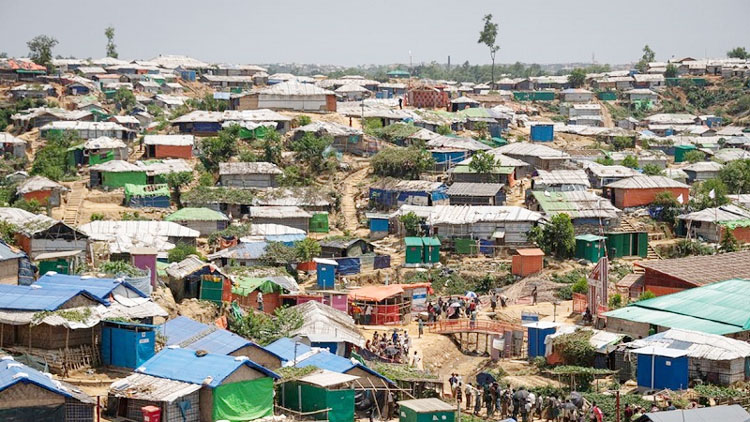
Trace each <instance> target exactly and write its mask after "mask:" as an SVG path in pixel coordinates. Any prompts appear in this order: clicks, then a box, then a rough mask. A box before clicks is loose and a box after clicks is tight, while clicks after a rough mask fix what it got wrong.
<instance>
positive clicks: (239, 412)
mask: <svg viewBox="0 0 750 422" xmlns="http://www.w3.org/2000/svg"><path fill="white" fill-rule="evenodd" d="M272 415H273V379H271V378H268V377H265V378H259V379H256V380H253V381H245V382H234V383H230V384H226V385H220V386H218V387H216V388H215V389H214V411H213V420H215V421H216V420H228V421H232V422H242V421H249V420H254V419H258V418H264V417H266V416H272Z"/></svg>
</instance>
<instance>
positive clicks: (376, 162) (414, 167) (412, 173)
mask: <svg viewBox="0 0 750 422" xmlns="http://www.w3.org/2000/svg"><path fill="white" fill-rule="evenodd" d="M370 164H372V169H373V171H374V172H375V174H377V175H379V176H390V177H398V178H407V179H419V175H420V174H422V173H423V172H425V171H427V170H428V169H430V168H431V167H433V166H434V165H435V160H434V159H433V158H432V154H430V153H429V152H428V151H426V150H424V149H421V148H418V147H416V146H411V147H409V148H385V149H382V150H380V151H379V152H378V153H377V154H375V155H374V156H373V157H372V160H371V161H370Z"/></svg>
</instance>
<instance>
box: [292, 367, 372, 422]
mask: <svg viewBox="0 0 750 422" xmlns="http://www.w3.org/2000/svg"><path fill="white" fill-rule="evenodd" d="M358 379H359V377H358V376H354V375H349V374H339V373H336V372H333V371H328V370H325V369H323V370H321V371H317V372H315V373H313V374H310V375H307V376H305V377H302V378H300V379H298V380H296V381H290V382H285V383H283V384H281V401H282V403H283V404H284V407H286V408H287V409H292V410H296V411H299V412H321V413H317V414H316V415H315V416H316V417H315V419H317V420H327V421H329V422H349V421H353V420H356V418H355V417H354V388H353V383H354V381H356V380H358ZM324 409H329V410H327V411H323V410H324Z"/></svg>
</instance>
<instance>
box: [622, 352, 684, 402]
mask: <svg viewBox="0 0 750 422" xmlns="http://www.w3.org/2000/svg"><path fill="white" fill-rule="evenodd" d="M632 353H635V354H637V355H638V363H637V364H638V367H637V369H636V379H637V381H638V387H640V388H646V389H650V390H663V389H666V388H668V389H670V390H673V391H676V390H684V389H686V388H687V387H688V358H687V352H686V351H684V350H677V349H668V348H666V347H656V346H647V347H642V348H640V349H636V350H633V351H632Z"/></svg>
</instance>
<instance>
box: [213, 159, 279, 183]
mask: <svg viewBox="0 0 750 422" xmlns="http://www.w3.org/2000/svg"><path fill="white" fill-rule="evenodd" d="M283 173H284V172H283V171H281V169H280V168H279V167H278V166H276V164H273V163H266V162H262V161H259V162H252V163H234V162H232V163H219V183H220V184H221V185H222V186H225V187H230V188H272V187H276V186H278V178H279V177H281V176H280V175H281V174H283Z"/></svg>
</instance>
